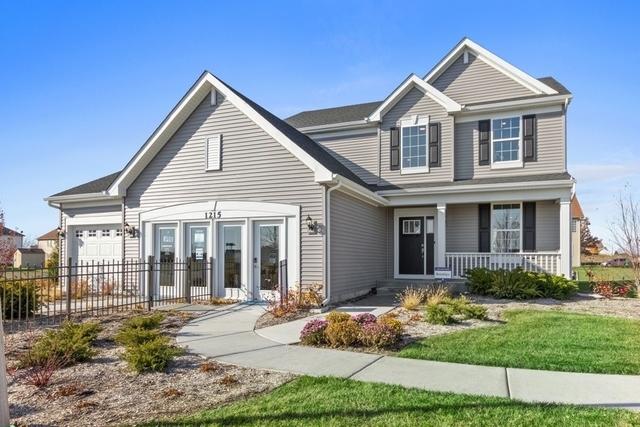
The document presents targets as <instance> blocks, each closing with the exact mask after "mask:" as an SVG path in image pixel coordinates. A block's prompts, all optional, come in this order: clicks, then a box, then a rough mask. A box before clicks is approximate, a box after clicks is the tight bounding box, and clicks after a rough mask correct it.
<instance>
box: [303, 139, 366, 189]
mask: <svg viewBox="0 0 640 427" xmlns="http://www.w3.org/2000/svg"><path fill="white" fill-rule="evenodd" d="M311 137H312V138H313V139H314V140H315V141H316V142H318V143H319V144H321V145H322V146H324V147H325V148H326V149H327V151H328V152H329V153H331V154H332V155H333V157H335V158H336V159H338V160H339V161H340V162H342V163H343V164H345V165H346V166H347V167H348V168H349V169H351V170H352V171H353V172H354V173H355V174H356V175H358V177H360V178H361V179H362V180H363V181H364V182H366V183H367V184H376V183H377V182H378V144H379V139H378V130H377V128H374V129H368V130H363V131H362V132H358V133H357V134H351V135H345V136H324V135H311Z"/></svg>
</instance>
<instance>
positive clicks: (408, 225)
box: [402, 219, 422, 235]
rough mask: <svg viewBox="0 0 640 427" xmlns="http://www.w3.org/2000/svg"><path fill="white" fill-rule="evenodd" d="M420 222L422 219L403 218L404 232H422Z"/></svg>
mask: <svg viewBox="0 0 640 427" xmlns="http://www.w3.org/2000/svg"><path fill="white" fill-rule="evenodd" d="M416 224H417V226H416ZM420 224H421V220H419V219H403V220H402V234H407V235H408V234H420V233H421V232H422V229H421V226H420Z"/></svg>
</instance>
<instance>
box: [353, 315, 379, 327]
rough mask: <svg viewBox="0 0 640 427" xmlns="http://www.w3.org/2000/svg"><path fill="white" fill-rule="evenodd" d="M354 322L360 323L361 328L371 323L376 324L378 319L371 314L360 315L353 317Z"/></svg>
mask: <svg viewBox="0 0 640 427" xmlns="http://www.w3.org/2000/svg"><path fill="white" fill-rule="evenodd" d="M353 320H355V321H356V322H358V324H359V325H360V326H364V325H367V324H369V323H376V322H377V320H378V318H377V317H376V316H374V315H373V314H371V313H360V314H358V315H356V316H354V317H353Z"/></svg>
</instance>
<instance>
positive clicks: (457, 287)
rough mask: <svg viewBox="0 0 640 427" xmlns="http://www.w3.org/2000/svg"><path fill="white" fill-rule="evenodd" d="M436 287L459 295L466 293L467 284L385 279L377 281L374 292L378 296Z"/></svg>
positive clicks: (459, 281) (462, 280)
mask: <svg viewBox="0 0 640 427" xmlns="http://www.w3.org/2000/svg"><path fill="white" fill-rule="evenodd" d="M437 286H445V287H447V288H448V289H449V292H451V293H452V294H454V295H455V294H460V293H462V292H466V291H467V290H468V289H467V283H466V280H464V279H452V280H446V281H442V280H413V279H386V280H378V281H377V283H376V291H377V293H378V294H381V295H384V294H397V293H399V292H400V291H402V290H403V289H406V288H435V287H437Z"/></svg>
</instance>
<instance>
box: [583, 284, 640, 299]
mask: <svg viewBox="0 0 640 427" xmlns="http://www.w3.org/2000/svg"><path fill="white" fill-rule="evenodd" d="M593 292H595V293H597V294H598V295H601V296H603V297H605V298H613V297H623V298H635V297H636V296H637V293H636V288H635V286H634V284H633V282H629V281H618V282H598V283H596V284H595V285H593Z"/></svg>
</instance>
